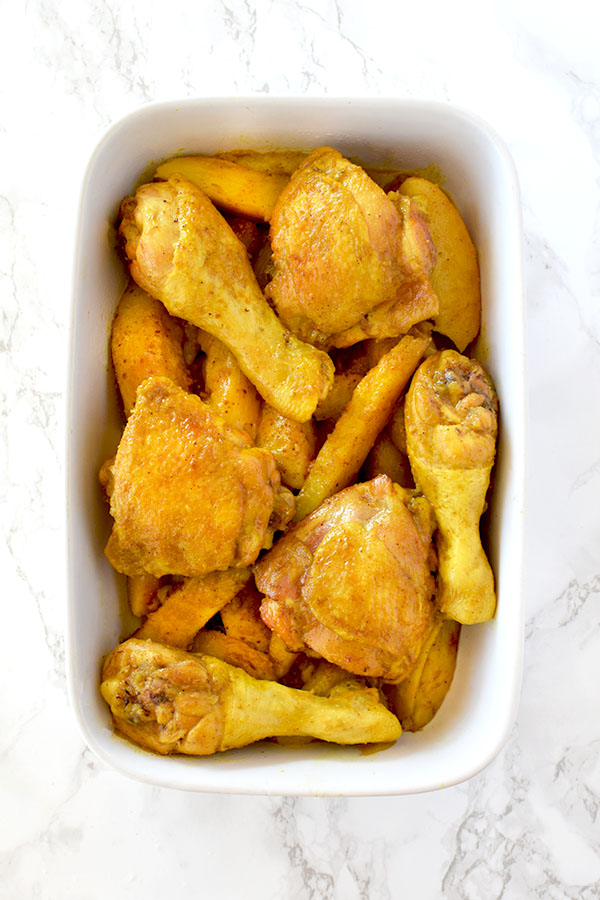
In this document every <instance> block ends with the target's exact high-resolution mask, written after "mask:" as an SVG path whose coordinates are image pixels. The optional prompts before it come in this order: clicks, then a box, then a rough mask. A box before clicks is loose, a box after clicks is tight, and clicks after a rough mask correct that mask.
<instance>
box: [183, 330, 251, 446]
mask: <svg viewBox="0 0 600 900" xmlns="http://www.w3.org/2000/svg"><path fill="white" fill-rule="evenodd" d="M198 341H199V343H200V347H201V349H202V350H203V351H204V353H205V354H206V361H205V368H204V388H205V390H206V391H208V394H209V397H208V402H209V404H210V405H211V406H212V407H213V408H214V409H215V411H216V412H218V413H219V415H221V416H222V417H223V418H224V419H225V421H226V422H227V424H228V425H232V426H233V427H234V428H241V429H242V430H243V431H246V432H247V433H248V434H249V435H250V437H251V438H252V440H255V439H256V432H257V428H258V422H259V419H260V410H261V399H260V396H259V394H258V391H257V390H256V388H255V387H254V385H253V384H252V382H251V381H249V380H248V378H246V376H245V375H244V373H243V372H242V370H241V369H240V367H239V365H238V363H237V360H236V358H235V356H234V355H233V353H232V352H231V350H229V348H228V347H226V346H225V344H224V343H223V342H222V341H220V340H219V339H218V338H216V337H213V336H212V335H211V334H208V333H207V332H206V331H202V330H201V329H198Z"/></svg>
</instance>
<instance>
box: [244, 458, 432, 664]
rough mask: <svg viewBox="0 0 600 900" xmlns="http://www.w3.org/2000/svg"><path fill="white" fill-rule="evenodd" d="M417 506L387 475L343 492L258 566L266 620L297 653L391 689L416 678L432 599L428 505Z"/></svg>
mask: <svg viewBox="0 0 600 900" xmlns="http://www.w3.org/2000/svg"><path fill="white" fill-rule="evenodd" d="M410 497H411V495H410V494H409V493H408V492H405V491H404V490H403V489H402V488H400V487H398V486H397V485H394V484H392V482H391V481H390V479H389V478H388V477H387V476H386V475H380V476H379V477H377V478H375V479H373V481H370V482H366V483H364V484H357V485H353V486H352V487H349V488H346V489H345V490H343V491H340V492H339V493H338V494H336V495H334V496H333V497H331V498H330V499H329V500H326V501H325V502H324V503H322V504H321V506H320V507H319V508H318V509H316V510H315V511H314V512H313V513H311V514H310V515H309V516H307V517H306V518H305V519H303V520H302V521H301V522H299V523H298V524H297V525H296V526H295V527H293V528H292V529H291V530H290V531H288V532H287V534H285V535H284V536H283V537H282V538H280V540H279V541H278V542H277V544H276V545H275V546H274V547H273V549H272V550H271V551H270V552H269V553H267V554H266V556H264V557H263V559H262V560H261V561H260V562H259V563H257V565H256V566H255V578H256V584H257V586H258V588H259V590H261V591H262V592H263V593H264V594H266V597H265V600H264V601H263V603H262V606H261V616H262V617H263V619H264V621H265V622H266V623H267V625H269V627H270V628H272V629H273V630H274V631H275V632H276V633H277V634H279V635H280V636H281V637H282V638H283V640H284V641H285V643H286V644H287V645H288V647H289V648H290V649H292V650H303V649H306V648H309V649H310V650H312V651H314V652H316V653H318V654H320V655H321V656H323V657H324V658H325V659H327V660H329V662H332V663H335V664H336V665H338V666H340V667H342V668H344V669H346V670H347V671H349V672H353V673H355V674H357V675H368V676H375V677H382V678H384V679H386V680H388V681H398V680H400V679H401V678H402V677H403V676H404V675H405V674H406V673H407V672H408V671H410V668H411V666H412V665H414V663H415V661H416V659H417V657H418V654H419V650H420V648H421V643H422V641H423V638H424V636H425V634H426V632H427V630H428V628H429V627H430V625H431V622H432V615H433V606H432V603H431V602H430V601H431V597H432V594H433V590H434V581H433V577H432V575H431V572H430V565H429V562H430V559H429V549H430V538H431V528H432V527H433V525H432V523H431V522H430V521H428V520H427V514H428V511H429V504H428V503H427V501H425V500H423V499H422V498H421V500H420V501H417V506H415V507H414V509H415V512H416V517H415V516H413V515H412V514H411V511H410V510H409V507H408V506H407V505H406V503H405V500H409V499H410ZM419 503H420V504H422V505H421V507H420V509H419V506H418V504H419ZM423 505H424V506H423ZM420 512H425V516H424V517H423V516H421V515H419V513H420Z"/></svg>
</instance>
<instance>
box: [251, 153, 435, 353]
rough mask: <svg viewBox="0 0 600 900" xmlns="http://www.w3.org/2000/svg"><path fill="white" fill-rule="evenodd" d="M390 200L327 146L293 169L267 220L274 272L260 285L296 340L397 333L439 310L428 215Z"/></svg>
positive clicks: (330, 342)
mask: <svg viewBox="0 0 600 900" xmlns="http://www.w3.org/2000/svg"><path fill="white" fill-rule="evenodd" d="M403 199H404V200H405V201H406V203H405V206H404V207H401V206H398V205H395V204H394V203H392V201H391V200H390V199H389V197H387V195H386V194H385V192H384V191H383V190H382V188H380V187H379V185H377V184H376V183H375V182H374V181H372V180H371V178H369V176H368V175H367V174H366V172H365V171H364V170H363V169H361V168H360V167H359V166H356V165H354V164H353V163H351V162H350V161H349V160H347V159H345V158H344V157H343V156H342V155H341V153H339V152H338V151H337V150H333V149H332V148H331V147H321V148H319V149H317V150H315V151H314V152H313V153H311V154H310V156H309V157H308V158H307V159H306V160H305V162H304V163H303V164H302V165H301V166H300V167H299V168H298V169H297V170H296V172H295V173H294V174H293V175H292V178H291V179H290V182H289V184H288V185H287V186H286V187H285V188H284V190H283V192H282V193H281V195H280V197H279V200H278V201H277V204H276V205H275V209H274V211H273V215H272V217H271V222H270V235H271V244H272V248H273V260H274V268H275V274H274V277H273V279H272V281H271V282H270V283H269V285H268V286H267V288H266V293H267V296H268V297H269V298H270V299H271V300H272V302H273V303H274V305H275V308H276V310H277V313H278V315H279V316H280V318H281V319H282V321H283V322H284V323H285V324H286V325H287V327H288V328H289V329H290V331H292V332H293V333H294V334H295V335H297V336H298V337H300V338H301V339H302V340H303V341H308V342H309V343H311V344H314V345H315V346H318V347H325V348H329V347H347V346H350V345H351V344H354V343H357V342H358V341H361V340H363V339H365V338H369V337H392V336H397V335H399V334H404V333H405V332H407V331H408V330H409V328H410V327H411V326H412V325H415V324H417V323H418V322H422V321H424V320H425V319H427V318H429V317H430V316H431V315H434V314H435V313H436V312H437V310H438V302H437V298H436V296H435V293H434V291H433V288H432V286H431V282H430V280H429V274H430V272H431V271H432V269H433V265H434V263H435V249H434V247H433V243H432V241H431V236H430V234H429V231H428V229H427V226H426V224H425V220H424V219H423V218H422V217H421V216H420V214H419V213H418V212H417V210H416V207H413V206H412V205H411V201H410V200H409V199H408V198H403Z"/></svg>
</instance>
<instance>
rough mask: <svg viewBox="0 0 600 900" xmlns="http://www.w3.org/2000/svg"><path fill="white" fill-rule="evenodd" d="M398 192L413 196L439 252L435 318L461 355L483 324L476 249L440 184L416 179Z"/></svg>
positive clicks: (434, 281)
mask: <svg viewBox="0 0 600 900" xmlns="http://www.w3.org/2000/svg"><path fill="white" fill-rule="evenodd" d="M398 192H399V193H400V194H403V195H404V196H406V197H410V198H411V199H412V201H413V203H415V205H416V207H417V209H418V210H419V212H420V213H421V214H422V215H423V217H424V219H425V221H426V223H427V225H428V227H429V231H430V232H431V237H432V239H433V243H434V244H435V248H436V251H437V260H436V263H435V266H434V269H433V272H432V274H431V283H432V285H433V289H434V291H435V293H436V294H437V297H438V301H439V304H440V308H439V312H438V314H437V315H436V316H434V318H433V321H434V327H435V330H436V331H439V332H441V333H442V334H445V335H446V336H447V337H449V338H450V339H451V340H452V341H454V343H455V344H456V346H457V348H458V349H459V350H460V352H461V353H462V351H463V350H464V349H465V347H467V345H468V344H470V343H471V341H472V340H474V338H475V337H477V334H478V333H479V328H480V324H481V291H480V284H479V264H478V261H477V250H476V249H475V245H474V244H473V241H472V240H471V237H470V235H469V232H468V231H467V227H466V225H465V223H464V222H463V220H462V218H461V215H460V213H459V211H458V210H457V208H456V206H454V204H453V203H452V201H451V200H450V199H449V198H448V197H447V196H446V194H445V193H444V192H443V191H442V189H441V188H439V187H438V186H437V184H433V182H431V181H427V180H426V179H425V178H417V177H414V176H413V177H411V178H407V179H406V180H405V181H404V182H403V183H402V185H401V186H400V188H399V191H398ZM390 197H393V195H391V194H390Z"/></svg>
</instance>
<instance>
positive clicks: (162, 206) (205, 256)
mask: <svg viewBox="0 0 600 900" xmlns="http://www.w3.org/2000/svg"><path fill="white" fill-rule="evenodd" d="M119 231H120V234H121V236H122V238H123V240H124V246H125V254H126V256H127V258H128V259H129V260H130V271H131V275H132V277H133V279H134V280H135V281H136V282H137V284H139V285H140V287H142V288H143V289H144V290H145V291H147V292H148V293H149V294H150V295H151V296H152V297H155V298H156V299H157V300H161V301H162V302H163V303H164V305H165V306H166V308H167V310H168V311H169V312H170V313H171V315H173V316H179V317H180V318H182V319H185V320H187V321H189V322H192V323H193V324H194V325H197V326H198V327H199V328H202V329H204V330H205V331H207V332H208V333H209V334H212V335H214V336H215V337H217V338H219V339H220V340H221V341H223V343H224V344H226V346H227V347H229V349H230V350H231V352H232V353H233V354H234V356H235V357H236V359H237V361H238V363H239V366H240V368H241V369H242V371H243V372H244V374H245V375H246V376H247V377H248V378H249V379H250V381H251V382H252V383H253V384H254V385H255V387H256V388H257V389H258V391H259V393H260V394H261V395H262V397H264V399H265V400H267V402H269V403H270V404H271V405H272V406H274V407H275V408H276V409H277V410H278V411H279V412H280V413H282V415H285V416H289V417H290V418H292V419H296V420H297V421H300V422H304V421H308V419H310V417H311V416H312V414H313V412H314V410H315V408H316V406H317V404H318V402H319V401H320V400H322V399H323V398H324V397H325V396H326V395H327V393H328V391H329V389H330V387H331V384H332V382H333V364H332V362H331V360H330V359H329V357H328V356H327V355H326V354H325V353H322V352H321V351H319V350H316V349H315V348H314V347H310V346H308V345H307V344H304V343H303V342H302V341H300V340H298V338H297V337H295V336H294V335H292V334H290V332H289V331H287V330H286V329H285V328H284V327H283V325H282V324H281V322H280V321H279V320H278V318H277V316H276V315H275V314H274V313H273V311H272V310H271V308H270V306H269V304H268V303H267V301H266V300H265V298H264V296H263V294H262V292H261V290H260V288H259V286H258V283H257V281H256V277H255V275H254V272H253V271H252V267H251V265H250V262H249V260H248V255H247V252H246V248H245V247H244V245H243V244H242V243H241V241H239V240H238V238H237V237H236V236H235V234H234V233H233V231H232V230H231V228H230V227H229V225H228V224H227V222H226V221H225V219H224V218H223V216H221V214H220V213H219V212H218V211H217V209H216V208H215V206H213V204H212V202H211V201H210V200H209V198H208V197H207V196H206V195H205V194H204V193H203V192H202V191H201V190H200V188H198V187H196V186H195V185H193V184H191V182H189V181H187V179H185V178H184V177H183V176H181V175H177V174H176V175H172V176H171V177H170V178H169V180H168V181H164V182H156V183H152V184H145V185H142V187H140V188H139V189H138V190H137V192H136V194H135V197H127V198H126V199H125V200H124V201H123V203H122V204H121V224H120V228H119Z"/></svg>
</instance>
